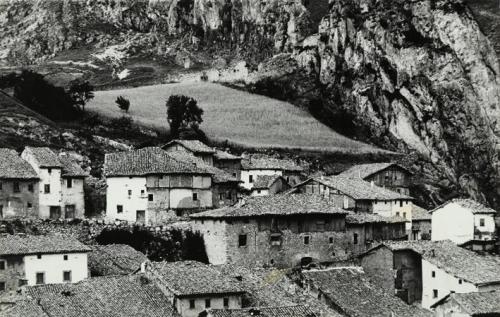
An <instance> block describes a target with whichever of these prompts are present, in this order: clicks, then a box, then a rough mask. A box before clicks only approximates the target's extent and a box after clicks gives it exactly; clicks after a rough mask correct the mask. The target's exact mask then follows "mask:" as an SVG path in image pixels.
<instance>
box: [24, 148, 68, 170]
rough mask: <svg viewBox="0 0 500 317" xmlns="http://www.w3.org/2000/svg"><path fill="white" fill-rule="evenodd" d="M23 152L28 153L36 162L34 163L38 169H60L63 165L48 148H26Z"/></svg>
mask: <svg viewBox="0 0 500 317" xmlns="http://www.w3.org/2000/svg"><path fill="white" fill-rule="evenodd" d="M25 150H28V151H30V152H31V153H32V154H33V157H34V158H35V160H36V163H37V165H38V166H40V167H54V168H62V167H63V165H62V163H61V161H60V160H59V157H58V156H57V154H56V153H54V152H53V151H52V150H51V149H49V148H48V147H29V146H27V147H26V148H25Z"/></svg>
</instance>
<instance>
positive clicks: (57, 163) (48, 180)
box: [21, 147, 87, 219]
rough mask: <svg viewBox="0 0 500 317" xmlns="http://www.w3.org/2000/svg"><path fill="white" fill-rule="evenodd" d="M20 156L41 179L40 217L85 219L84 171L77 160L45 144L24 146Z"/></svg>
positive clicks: (39, 196) (39, 194) (39, 195)
mask: <svg viewBox="0 0 500 317" xmlns="http://www.w3.org/2000/svg"><path fill="white" fill-rule="evenodd" d="M21 157H22V158H23V159H24V160H26V161H27V162H28V163H29V164H30V165H31V166H32V167H33V169H34V170H35V172H36V173H37V175H38V177H39V178H40V181H39V186H38V188H39V193H38V200H39V204H38V208H39V211H38V216H39V217H40V218H44V219H46V218H50V219H59V218H65V219H72V218H84V214H85V195H84V183H85V177H86V176H87V174H86V173H85V172H84V171H83V170H82V169H81V167H80V166H79V165H78V164H77V163H76V162H74V161H73V160H72V159H71V158H70V157H69V156H68V155H67V154H61V155H57V154H56V153H54V152H53V151H52V150H50V149H49V148H46V147H26V148H25V149H24V151H23V153H22V154H21Z"/></svg>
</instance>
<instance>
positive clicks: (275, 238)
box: [271, 234, 281, 245]
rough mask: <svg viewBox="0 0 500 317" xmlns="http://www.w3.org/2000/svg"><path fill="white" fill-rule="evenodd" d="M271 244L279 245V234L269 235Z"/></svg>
mask: <svg viewBox="0 0 500 317" xmlns="http://www.w3.org/2000/svg"><path fill="white" fill-rule="evenodd" d="M271 245H281V235H279V234H275V235H271Z"/></svg>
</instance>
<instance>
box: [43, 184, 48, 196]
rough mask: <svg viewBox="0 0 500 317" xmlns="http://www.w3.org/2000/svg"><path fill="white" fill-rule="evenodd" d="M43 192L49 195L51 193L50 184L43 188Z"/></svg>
mask: <svg viewBox="0 0 500 317" xmlns="http://www.w3.org/2000/svg"><path fill="white" fill-rule="evenodd" d="M43 191H44V192H45V194H49V193H50V184H45V185H44V186H43Z"/></svg>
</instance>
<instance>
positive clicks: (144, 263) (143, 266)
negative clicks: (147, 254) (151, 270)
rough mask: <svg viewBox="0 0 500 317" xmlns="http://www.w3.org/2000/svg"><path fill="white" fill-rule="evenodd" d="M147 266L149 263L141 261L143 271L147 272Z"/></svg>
mask: <svg viewBox="0 0 500 317" xmlns="http://www.w3.org/2000/svg"><path fill="white" fill-rule="evenodd" d="M146 268H147V263H146V262H142V263H141V273H146Z"/></svg>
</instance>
